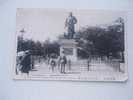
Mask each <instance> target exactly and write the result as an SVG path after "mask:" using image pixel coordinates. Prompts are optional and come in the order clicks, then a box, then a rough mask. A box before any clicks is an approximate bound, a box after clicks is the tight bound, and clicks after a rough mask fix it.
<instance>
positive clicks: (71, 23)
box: [65, 12, 77, 39]
mask: <svg viewBox="0 0 133 100" xmlns="http://www.w3.org/2000/svg"><path fill="white" fill-rule="evenodd" d="M76 23H77V19H76V18H75V16H73V14H72V12H70V13H69V16H68V17H67V19H66V21H65V28H67V34H68V38H69V39H72V38H73V36H74V33H75V24H76Z"/></svg>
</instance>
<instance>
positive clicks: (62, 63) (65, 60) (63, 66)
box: [60, 53, 67, 74]
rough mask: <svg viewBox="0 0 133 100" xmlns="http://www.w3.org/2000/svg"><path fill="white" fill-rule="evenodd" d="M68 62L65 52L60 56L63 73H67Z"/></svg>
mask: <svg viewBox="0 0 133 100" xmlns="http://www.w3.org/2000/svg"><path fill="white" fill-rule="evenodd" d="M66 63H67V58H66V56H65V55H64V53H63V55H62V56H61V57H60V65H61V73H64V74H65V66H66Z"/></svg>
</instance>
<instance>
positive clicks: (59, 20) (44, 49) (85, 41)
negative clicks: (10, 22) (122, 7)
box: [13, 8, 128, 81]
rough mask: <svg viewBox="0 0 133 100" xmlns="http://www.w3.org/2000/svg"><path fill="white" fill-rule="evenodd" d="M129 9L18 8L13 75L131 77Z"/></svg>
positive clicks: (81, 78)
mask: <svg viewBox="0 0 133 100" xmlns="http://www.w3.org/2000/svg"><path fill="white" fill-rule="evenodd" d="M126 46H127V44H126V12H125V11H106V10H80V9H75V10H74V9H72V10H71V9H44V8H18V9H17V14H16V48H15V49H16V50H15V58H14V68H13V77H14V79H24V80H29V79H30V80H71V81H126V80H127V79H128V70H127V50H126V49H127V48H126Z"/></svg>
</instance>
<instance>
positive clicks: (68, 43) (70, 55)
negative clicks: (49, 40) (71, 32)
mask: <svg viewBox="0 0 133 100" xmlns="http://www.w3.org/2000/svg"><path fill="white" fill-rule="evenodd" d="M59 43H60V55H63V53H64V54H65V55H66V57H67V59H70V60H72V61H76V60H77V42H76V41H75V40H74V39H60V40H59Z"/></svg>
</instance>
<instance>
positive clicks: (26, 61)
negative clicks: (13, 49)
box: [16, 50, 34, 75]
mask: <svg viewBox="0 0 133 100" xmlns="http://www.w3.org/2000/svg"><path fill="white" fill-rule="evenodd" d="M16 66H17V67H16V74H19V72H21V73H26V74H27V75H28V74H29V71H30V70H32V69H33V67H34V61H33V59H32V56H31V52H30V51H28V50H27V51H23V52H19V53H18V55H17V65H16Z"/></svg>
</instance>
